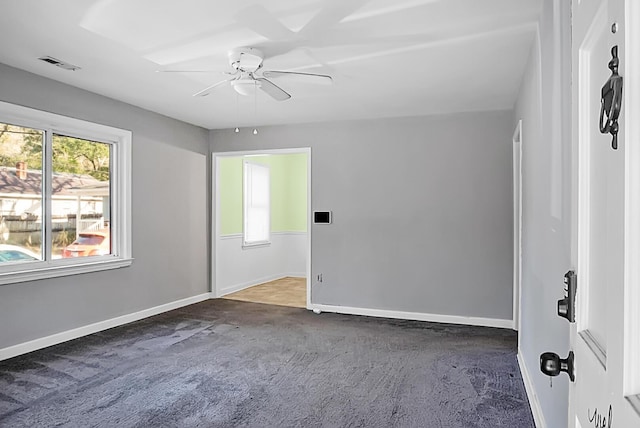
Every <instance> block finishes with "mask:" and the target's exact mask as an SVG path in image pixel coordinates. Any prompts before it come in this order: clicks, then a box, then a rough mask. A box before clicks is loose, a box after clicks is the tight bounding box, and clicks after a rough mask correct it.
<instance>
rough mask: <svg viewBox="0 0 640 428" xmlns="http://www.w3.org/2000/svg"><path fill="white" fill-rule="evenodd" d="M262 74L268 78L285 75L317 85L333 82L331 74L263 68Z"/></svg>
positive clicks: (291, 78)
mask: <svg viewBox="0 0 640 428" xmlns="http://www.w3.org/2000/svg"><path fill="white" fill-rule="evenodd" d="M262 75H263V76H264V77H269V78H278V77H287V78H289V79H290V80H295V81H297V82H302V83H316V84H318V85H330V84H331V83H332V82H333V79H332V78H331V76H328V75H326V74H315V73H298V72H296V71H276V70H265V71H264V72H263V73H262Z"/></svg>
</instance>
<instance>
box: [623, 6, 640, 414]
mask: <svg viewBox="0 0 640 428" xmlns="http://www.w3.org/2000/svg"><path fill="white" fill-rule="evenodd" d="M625 8H626V15H625V19H626V21H627V22H625V23H624V28H625V30H626V34H627V35H626V53H627V55H626V58H625V59H626V61H625V70H624V73H625V76H629V77H631V76H638V75H640V74H639V73H640V55H637V54H636V55H634V54H633V53H634V52H638V49H640V28H639V25H640V22H638V21H639V20H638V17H639V16H640V3H639V2H638V1H627V2H626V5H625ZM624 86H625V88H624V91H625V92H626V94H625V96H624V106H623V108H624V109H626V113H625V114H626V117H627V118H636V117H638V115H640V85H639V84H638V81H637V79H635V78H627V79H625V81H624ZM624 126H625V129H624V133H625V136H626V137H625V138H626V141H628V142H634V143H637V142H638V138H640V122H639V121H638V120H633V119H629V120H626V121H625V125H624ZM625 150H626V158H625V183H626V184H625V195H624V198H625V213H624V228H625V229H624V230H625V238H626V239H625V251H624V253H625V261H624V266H625V269H624V302H625V308H624V311H625V331H624V343H625V349H624V374H625V376H624V394H625V396H627V398H628V399H629V400H630V401H631V402H632V404H633V405H634V407H635V408H636V411H638V412H639V413H640V367H639V366H638V358H639V357H640V263H638V260H640V222H639V221H638V219H639V218H640V197H639V196H638V195H640V168H638V165H640V147H638V144H630V143H629V144H627V145H626V146H625Z"/></svg>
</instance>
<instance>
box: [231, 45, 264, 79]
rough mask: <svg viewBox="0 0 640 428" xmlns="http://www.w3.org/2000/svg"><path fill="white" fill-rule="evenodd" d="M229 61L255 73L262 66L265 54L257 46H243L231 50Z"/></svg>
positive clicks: (234, 66) (235, 66) (241, 68)
mask: <svg viewBox="0 0 640 428" xmlns="http://www.w3.org/2000/svg"><path fill="white" fill-rule="evenodd" d="M228 55H229V63H230V64H231V66H232V67H233V68H234V69H236V70H240V71H245V72H248V73H253V72H255V71H256V70H258V69H259V68H260V67H262V60H263V58H264V55H263V54H262V52H261V51H260V50H258V49H256V48H249V47H242V48H236V49H232V50H230V51H229V54H228Z"/></svg>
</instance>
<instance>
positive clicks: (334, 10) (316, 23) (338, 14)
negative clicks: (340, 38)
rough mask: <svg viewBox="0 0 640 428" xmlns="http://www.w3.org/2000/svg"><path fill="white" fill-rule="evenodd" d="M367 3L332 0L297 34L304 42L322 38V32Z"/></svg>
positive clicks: (359, 0) (350, 0) (362, 0)
mask: <svg viewBox="0 0 640 428" xmlns="http://www.w3.org/2000/svg"><path fill="white" fill-rule="evenodd" d="M368 2H369V0H349V1H346V0H333V1H331V2H329V3H328V4H327V5H326V6H325V7H324V8H322V9H321V10H320V12H318V13H317V14H316V15H315V16H314V17H313V18H311V21H309V22H308V23H307V24H306V25H305V26H304V27H303V28H302V29H301V30H300V32H299V34H300V36H301V37H302V38H303V39H305V40H309V39H316V38H322V33H323V32H325V31H327V30H329V29H331V28H332V27H334V26H335V25H337V24H338V23H339V22H340V21H342V20H343V19H344V18H346V17H347V16H349V15H351V14H352V13H353V12H355V11H356V10H358V9H360V8H361V7H362V6H363V5H364V4H365V3H368Z"/></svg>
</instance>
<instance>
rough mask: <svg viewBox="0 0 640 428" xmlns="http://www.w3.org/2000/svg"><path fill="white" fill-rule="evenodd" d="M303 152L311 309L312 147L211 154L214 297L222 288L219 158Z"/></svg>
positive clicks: (212, 282) (309, 306) (308, 286)
mask: <svg viewBox="0 0 640 428" xmlns="http://www.w3.org/2000/svg"><path fill="white" fill-rule="evenodd" d="M295 153H303V154H306V155H307V257H306V259H307V266H306V280H307V309H311V239H312V236H311V148H310V147H300V148H291V149H269V150H245V151H237V152H214V153H212V156H211V189H212V193H213V194H212V197H211V222H212V224H213V227H212V228H211V266H212V269H211V295H212V296H213V297H214V298H217V297H220V296H221V295H222V294H221V290H218V288H217V281H216V276H217V251H216V241H217V237H218V236H219V235H220V219H219V216H218V210H219V208H220V200H219V197H218V195H219V193H220V192H219V191H218V181H219V180H218V165H217V163H218V159H220V158H223V157H239V156H257V155H284V154H295Z"/></svg>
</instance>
